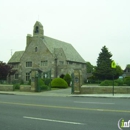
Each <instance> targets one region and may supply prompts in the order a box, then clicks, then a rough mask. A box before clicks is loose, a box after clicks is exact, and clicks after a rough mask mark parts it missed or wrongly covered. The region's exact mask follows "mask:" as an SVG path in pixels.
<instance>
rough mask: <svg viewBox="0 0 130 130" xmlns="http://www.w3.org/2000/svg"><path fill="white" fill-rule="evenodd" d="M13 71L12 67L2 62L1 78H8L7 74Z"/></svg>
mask: <svg viewBox="0 0 130 130" xmlns="http://www.w3.org/2000/svg"><path fill="white" fill-rule="evenodd" d="M10 72H11V67H10V66H9V65H8V64H6V63H3V62H0V80H6V78H7V75H8V74H9V73H10Z"/></svg>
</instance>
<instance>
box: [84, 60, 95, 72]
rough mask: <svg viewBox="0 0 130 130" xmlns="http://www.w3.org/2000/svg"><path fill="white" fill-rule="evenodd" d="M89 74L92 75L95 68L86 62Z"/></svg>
mask: <svg viewBox="0 0 130 130" xmlns="http://www.w3.org/2000/svg"><path fill="white" fill-rule="evenodd" d="M86 68H87V73H92V72H93V68H94V66H93V65H91V63H90V62H86Z"/></svg>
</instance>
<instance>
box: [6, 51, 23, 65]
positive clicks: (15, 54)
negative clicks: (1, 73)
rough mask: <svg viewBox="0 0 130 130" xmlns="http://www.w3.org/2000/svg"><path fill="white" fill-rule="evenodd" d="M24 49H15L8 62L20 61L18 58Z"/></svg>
mask: <svg viewBox="0 0 130 130" xmlns="http://www.w3.org/2000/svg"><path fill="white" fill-rule="evenodd" d="M23 53H24V51H16V52H15V53H14V54H13V56H12V57H11V58H10V60H9V61H8V63H18V62H20V58H21V57H22V55H23Z"/></svg>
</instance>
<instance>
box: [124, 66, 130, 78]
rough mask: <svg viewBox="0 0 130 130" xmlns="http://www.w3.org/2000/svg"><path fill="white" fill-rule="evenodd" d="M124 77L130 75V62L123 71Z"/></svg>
mask: <svg viewBox="0 0 130 130" xmlns="http://www.w3.org/2000/svg"><path fill="white" fill-rule="evenodd" d="M123 77H130V64H128V65H127V66H126V68H125V70H124V72H123Z"/></svg>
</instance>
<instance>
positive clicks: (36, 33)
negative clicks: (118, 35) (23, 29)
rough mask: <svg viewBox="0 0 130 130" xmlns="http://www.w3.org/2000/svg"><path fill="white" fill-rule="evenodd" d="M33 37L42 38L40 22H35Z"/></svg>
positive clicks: (42, 31)
mask: <svg viewBox="0 0 130 130" xmlns="http://www.w3.org/2000/svg"><path fill="white" fill-rule="evenodd" d="M33 36H34V37H35V36H36V37H40V38H44V30H43V26H42V24H41V23H40V22H38V21H36V23H35V25H34V29H33Z"/></svg>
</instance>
